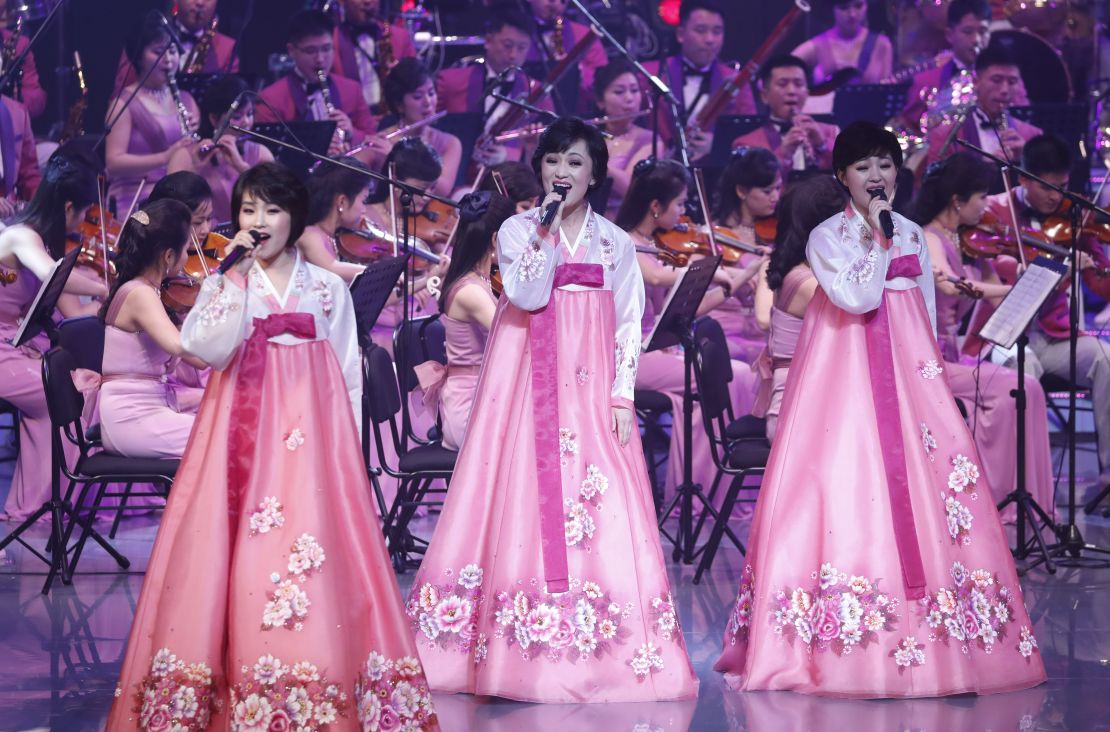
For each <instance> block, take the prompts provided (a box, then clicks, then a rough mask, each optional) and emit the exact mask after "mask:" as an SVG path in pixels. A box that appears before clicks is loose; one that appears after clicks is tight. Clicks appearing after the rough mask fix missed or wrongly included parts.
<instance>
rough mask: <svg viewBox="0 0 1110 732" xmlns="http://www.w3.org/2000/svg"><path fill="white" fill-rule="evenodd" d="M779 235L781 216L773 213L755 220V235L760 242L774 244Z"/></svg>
mask: <svg viewBox="0 0 1110 732" xmlns="http://www.w3.org/2000/svg"><path fill="white" fill-rule="evenodd" d="M778 235H779V218H778V216H776V215H774V214H772V215H771V216H764V217H763V218H759V219H756V220H755V237H756V239H757V240H758V242H759V243H760V244H766V245H768V246H772V245H774V243H775V240H776V238H778Z"/></svg>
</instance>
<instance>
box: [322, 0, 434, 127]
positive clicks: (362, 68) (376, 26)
mask: <svg viewBox="0 0 1110 732" xmlns="http://www.w3.org/2000/svg"><path fill="white" fill-rule="evenodd" d="M381 6H382V3H381V0H340V7H341V8H342V9H343V21H342V22H341V23H339V25H337V26H336V27H335V34H334V43H335V60H334V62H333V63H332V67H331V70H332V73H334V74H339V75H340V76H345V77H347V78H348V79H353V80H355V81H356V82H358V85H359V86H360V87H361V88H362V97H363V99H365V100H366V104H367V105H368V106H369V107H370V109H372V110H374V109H377V108H378V106H379V105H380V104H381V103H382V81H383V80H384V79H385V77H386V75H387V74H388V73H389V72H390V70H391V69H392V68H393V66H394V65H395V64H396V63H397V62H398V61H400V60H402V59H406V58H413V57H414V56H416V46H415V45H414V44H413V42H412V36H410V35H409V32H408V30H407V29H406V28H405V26H404V24H403V23H401V22H400V21H394V22H393V23H390V22H389V19H388V18H385V17H382V12H381Z"/></svg>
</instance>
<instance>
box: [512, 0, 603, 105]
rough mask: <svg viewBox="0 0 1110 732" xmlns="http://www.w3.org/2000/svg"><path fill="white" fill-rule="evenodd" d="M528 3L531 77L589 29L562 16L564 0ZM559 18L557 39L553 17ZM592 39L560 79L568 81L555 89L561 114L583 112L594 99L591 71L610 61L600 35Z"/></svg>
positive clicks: (539, 74)
mask: <svg viewBox="0 0 1110 732" xmlns="http://www.w3.org/2000/svg"><path fill="white" fill-rule="evenodd" d="M528 4H529V5H530V6H531V8H532V20H533V23H532V30H531V35H532V48H531V50H529V51H528V56H527V57H526V58H525V63H526V64H527V67H526V68H528V70H529V72H530V73H531V74H532V75H533V76H534V77H536V78H542V77H544V76H546V75H547V74H546V72H547V71H549V70H550V69H552V68H553V67H554V66H555V64H557V63H558V62H559V61H560V60H562V58H563V57H564V56H566V55H567V54H569V53H570V52H571V49H573V48H574V47H575V46H576V45H577V44H578V42H579V41H581V40H582V39H583V38H584V37H585V36H587V35H590V34H591V33H592V31H591V30H590V27H589V26H587V25H583V24H582V23H578V22H575V21H573V20H570V19H569V18H565V17H564V16H565V15H566V11H567V4H568V3H567V0H528ZM560 17H564V21H563V27H562V29H561V30H559V31H558V32H559V38H556V37H555V33H556V19H557V18H560ZM593 38H594V40H593V42H592V43H590V44H589V46H588V47H587V48H586V52H585V53H584V54H583V55H581V56H579V57H578V61H577V62H576V63H575V64H574V65H573V66H572V67H571V68H570V69H569V70H568V71H567V74H566V76H564V77H563V82H567V81H569V82H570V83H569V84H568V83H560V84H559V87H558V89H557V92H556V93H557V94H558V95H559V98H558V99H557V100H556V101H557V102H559V103H560V104H561V107H560V109H559V112H560V113H563V114H575V113H585V112H587V111H588V109H589V103H590V101H591V100H592V99H593V98H594V94H593V85H594V74H595V73H597V70H598V69H599V68H601V67H602V66H604V65H605V64H607V63H609V57H608V56H606V55H605V48H604V47H603V46H602V45H601V38H600V37H599V36H594V37H593ZM576 76H577V77H578V79H577V81H578V83H577V88H575V84H574V81H575V79H574V77H576ZM557 106H559V105H557Z"/></svg>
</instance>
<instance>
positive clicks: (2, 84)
mask: <svg viewBox="0 0 1110 732" xmlns="http://www.w3.org/2000/svg"><path fill="white" fill-rule="evenodd" d="M65 4H66V0H58V2H57V3H56V4H55V5H54V7H52V8H50V12H49V13H47V15H46V17H45V18H43V21H42V23H41V24H40V25H39V28H38V30H36V31H35V35H33V36H31V40H30V41H28V42H27V47H26V48H24V49H23V51H22V52H20V54H19V55H18V56H16V57H15V58H14V59H12V65H11V66H10V67H9V68H6V69H4V73H3V75H0V89H5V88H7V86H8V82H10V81H11V80H12V77H14V76H15V74H16V72H17V71H19V69H20V67H21V66H23V62H24V61H26V60H27V57H28V56H29V55H30V54H31V48H32V47H34V45H35V41H37V40H38V39H39V36H41V35H42V32H43V31H44V30H46V27H47V26H48V25H50V21H51V20H53V19H54V16H55V15H57V14H58V11H59V10H61V9H62V6H63V5H65ZM13 91H14V90H13Z"/></svg>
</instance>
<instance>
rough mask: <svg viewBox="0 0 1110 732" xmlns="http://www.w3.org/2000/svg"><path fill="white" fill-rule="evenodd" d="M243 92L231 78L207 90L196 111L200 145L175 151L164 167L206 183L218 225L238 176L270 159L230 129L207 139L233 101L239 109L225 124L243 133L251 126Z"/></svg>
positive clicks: (250, 104) (250, 106)
mask: <svg viewBox="0 0 1110 732" xmlns="http://www.w3.org/2000/svg"><path fill="white" fill-rule="evenodd" d="M246 91H247V84H246V82H244V81H243V80H242V79H240V78H239V77H238V76H232V75H228V76H225V77H223V78H221V79H220V80H219V81H216V82H214V83H213V84H212V85H211V86H209V87H208V89H207V90H206V91H205V93H204V100H203V102H202V103H201V108H200V111H201V133H200V134H201V137H202V140H201V144H199V145H190V146H188V147H184V148H180V149H178V150H177V152H175V153H174V154H173V157H171V158H170V162H169V164H168V165H167V166H166V171H167V172H169V173H175V172H177V171H179V170H188V171H191V172H194V173H197V174H198V175H200V176H201V177H203V178H204V179H205V180H206V181H208V185H209V187H210V188H211V189H212V216H213V217H214V218H215V219H216V221H218V222H221V223H222V222H225V221H230V220H231V189H232V188H233V187H234V186H235V181H236V180H238V179H239V176H240V175H241V174H243V173H244V172H246V170H247V169H248V168H250V167H251V166H253V165H257V164H258V163H268V162H271V161H272V160H273V159H274V154H273V153H272V152H270V149H269V148H267V147H266V146H265V145H262V144H260V143H257V142H255V141H254V140H249V139H244V138H241V137H239V134H238V133H237V132H235V131H233V130H231V129H230V128H226V127H225V131H224V133H223V134H222V135H220V139H219V140H212V139H211V137H212V135H213V134H215V131H216V128H217V126H219V124H220V122H221V120H223V118H224V115H226V114H228V113H229V112H230V109H231V105H232V104H233V103H234V102H235V100H236V99H238V100H239V107H238V109H236V110H235V113H234V114H233V115H232V116H231V117H230V118H229V119H228V120H227V122H228V123H230V124H233V125H235V126H236V127H242V128H243V129H247V130H249V129H250V128H251V127H253V126H254V100H253V99H252V98H251V97H250V96H249V95H247V94H246V93H245V92H246ZM240 95H242V98H240Z"/></svg>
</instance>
